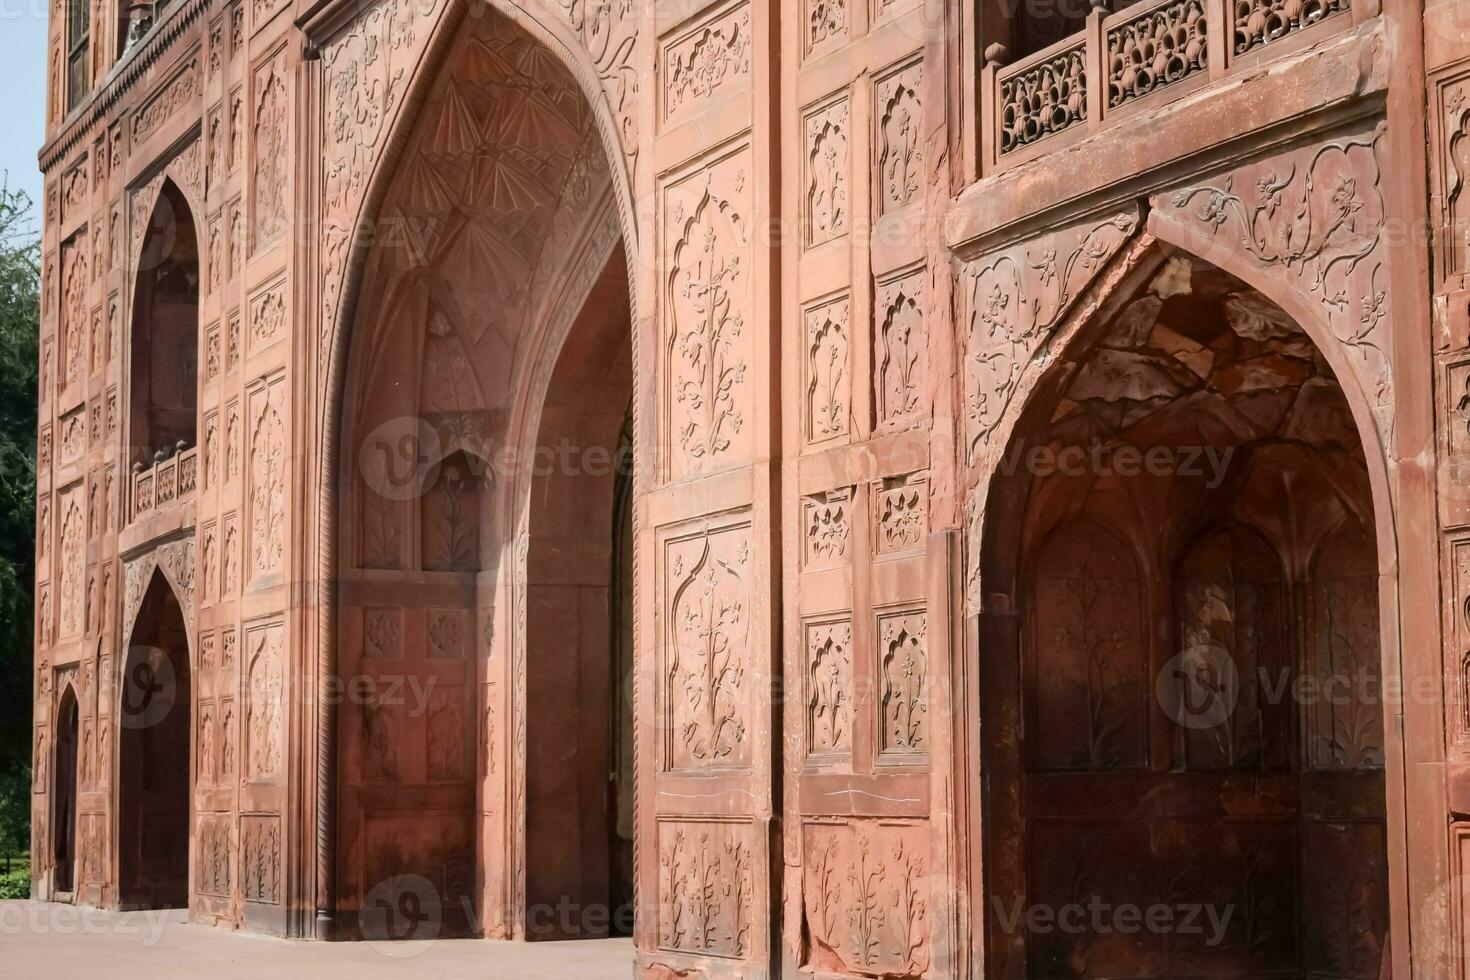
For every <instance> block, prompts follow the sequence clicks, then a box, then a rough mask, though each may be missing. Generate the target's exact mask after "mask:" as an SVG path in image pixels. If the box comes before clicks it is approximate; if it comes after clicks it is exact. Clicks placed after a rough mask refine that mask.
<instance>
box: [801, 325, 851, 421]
mask: <svg viewBox="0 0 1470 980" xmlns="http://www.w3.org/2000/svg"><path fill="white" fill-rule="evenodd" d="M851 307H852V304H851V302H850V301H849V300H848V298H847V297H846V296H840V297H838V298H835V299H830V300H827V301H825V302H822V303H820V304H818V305H816V306H812V307H810V308H808V309H807V310H806V312H805V314H804V320H805V327H806V351H805V357H804V358H803V360H802V369H803V372H804V376H805V384H803V386H802V389H803V390H802V397H803V399H804V402H805V404H804V413H803V414H804V416H805V418H804V419H803V421H804V423H805V426H804V427H805V429H806V438H807V441H808V442H812V443H821V442H827V441H829V440H832V439H837V438H840V437H842V436H845V435H847V433H848V429H849V419H850V418H851V414H852V364H851V361H850V356H851V355H850V353H849V351H850V348H851V338H852V333H851V330H852V328H851V324H850V319H849V318H850V312H851Z"/></svg>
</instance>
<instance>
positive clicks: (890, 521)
mask: <svg viewBox="0 0 1470 980" xmlns="http://www.w3.org/2000/svg"><path fill="white" fill-rule="evenodd" d="M928 492H929V484H928V481H927V480H925V479H924V478H923V477H909V478H906V479H900V480H896V481H885V485H884V486H882V487H880V488H879V489H878V491H877V499H876V500H874V510H875V511H876V513H877V535H876V545H877V547H876V551H877V553H878V554H884V553H887V552H894V551H907V550H908V549H910V548H916V547H919V546H921V545H922V544H923V541H924V535H925V534H927V533H928V530H929V518H928V508H929V499H928Z"/></svg>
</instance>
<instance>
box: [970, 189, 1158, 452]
mask: <svg viewBox="0 0 1470 980" xmlns="http://www.w3.org/2000/svg"><path fill="white" fill-rule="evenodd" d="M1137 227H1138V218H1137V216H1136V215H1134V214H1119V215H1116V216H1114V217H1112V218H1109V219H1107V220H1106V221H1103V222H1100V223H1098V224H1095V225H1079V226H1075V227H1073V228H1068V229H1065V230H1063V231H1060V232H1057V233H1055V235H1054V236H1053V237H1051V238H1049V239H1046V240H1044V241H1043V242H1042V243H1040V244H1039V245H1028V246H1018V247H1016V248H1013V249H1009V250H1006V251H1004V252H1001V253H1000V254H999V255H997V256H994V257H987V258H986V259H984V260H982V262H981V263H979V264H978V265H977V266H976V267H974V268H972V269H971V271H970V273H969V279H970V295H969V329H968V331H967V339H966V350H965V412H966V425H967V436H966V441H967V443H968V447H969V457H970V460H971V461H972V462H973V461H974V460H975V458H976V455H977V454H978V453H979V451H980V450H981V449H982V448H983V447H984V446H985V445H986V444H987V443H988V442H989V440H990V436H991V433H992V432H993V431H994V430H995V427H996V426H997V425H999V424H1000V422H1001V420H1002V418H1003V417H1004V415H1005V412H1006V409H1007V408H1008V407H1009V406H1010V405H1011V402H1012V400H1013V398H1014V395H1015V393H1016V389H1017V387H1018V385H1019V384H1020V381H1021V376H1022V374H1023V372H1024V371H1025V369H1026V366H1027V365H1028V364H1030V363H1031V362H1032V361H1033V359H1035V358H1036V357H1037V356H1038V354H1039V353H1041V352H1042V351H1043V347H1044V344H1045V342H1046V341H1047V339H1048V338H1049V335H1050V332H1051V330H1052V329H1053V328H1054V327H1055V326H1056V324H1057V322H1058V321H1059V320H1060V319H1061V317H1062V314H1063V313H1065V312H1066V310H1067V307H1068V306H1069V305H1070V304H1071V303H1072V301H1073V300H1074V299H1076V297H1077V296H1078V294H1079V293H1081V292H1082V290H1083V289H1085V288H1086V286H1087V285H1088V284H1089V283H1090V282H1091V281H1092V279H1093V277H1094V276H1096V275H1097V273H1098V272H1099V271H1100V270H1101V269H1102V267H1103V265H1104V264H1105V263H1106V262H1107V261H1108V260H1109V259H1110V258H1112V257H1113V255H1114V254H1116V252H1117V251H1118V249H1119V248H1120V247H1121V246H1122V244H1123V242H1124V241H1125V240H1126V239H1127V237H1128V236H1129V235H1131V234H1133V232H1134V230H1135V229H1136V228H1137Z"/></svg>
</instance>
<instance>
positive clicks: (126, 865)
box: [116, 569, 193, 909]
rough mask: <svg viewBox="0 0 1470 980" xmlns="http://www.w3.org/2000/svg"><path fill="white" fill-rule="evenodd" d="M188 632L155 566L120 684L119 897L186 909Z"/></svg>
mask: <svg viewBox="0 0 1470 980" xmlns="http://www.w3.org/2000/svg"><path fill="white" fill-rule="evenodd" d="M192 698H193V693H192V678H191V672H190V666H189V633H188V627H187V626H186V625H185V622H184V614H183V610H182V608H181V607H180V605H179V600H178V596H177V595H176V594H175V592H174V590H173V587H172V585H171V584H170V583H169V581H168V579H167V578H166V577H165V576H164V574H163V572H162V571H160V570H156V569H155V570H154V572H153V576H152V579H151V580H150V582H149V584H148V587H147V591H146V592H145V593H144V596H143V601H142V604H141V605H140V606H139V608H138V614H137V618H136V620H135V621H134V626H133V629H132V635H131V637H130V638H129V641H128V648H127V653H126V656H125V657H124V658H123V673H122V676H121V678H120V679H119V685H118V705H117V715H116V717H117V719H118V728H119V733H118V770H117V771H118V784H119V785H118V902H119V905H120V906H121V907H122V908H125V909H126V908H134V909H136V908H155V909H158V908H186V907H187V906H188V904H189V838H190V828H191V827H192V826H193V818H192V803H191V799H192V792H191V787H192V786H193V753H192V752H191V750H190V743H191V734H190V733H191V730H192V728H191V721H190V716H191V714H192V711H193V701H192Z"/></svg>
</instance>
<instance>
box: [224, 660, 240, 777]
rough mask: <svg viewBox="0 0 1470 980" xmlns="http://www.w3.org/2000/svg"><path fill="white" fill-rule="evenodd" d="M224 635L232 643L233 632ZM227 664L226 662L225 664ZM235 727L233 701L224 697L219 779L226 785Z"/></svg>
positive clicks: (232, 768)
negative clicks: (229, 638)
mask: <svg viewBox="0 0 1470 980" xmlns="http://www.w3.org/2000/svg"><path fill="white" fill-rule="evenodd" d="M226 635H227V636H228V637H231V638H232V640H231V642H232V643H233V636H234V633H228V634H226ZM228 665H229V664H228V662H226V663H225V666H228ZM236 728H237V724H236V721H235V702H234V700H233V699H231V698H225V699H224V700H223V701H221V702H220V736H219V740H220V746H219V774H220V780H221V781H222V782H223V783H225V784H226V785H229V784H230V782H231V781H232V780H233V779H234V777H235V751H236V746H237V745H238V744H239V741H240V735H239V733H238V732H237V731H236Z"/></svg>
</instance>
